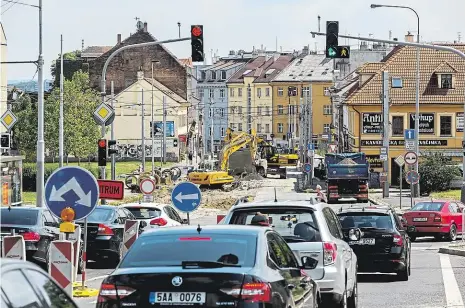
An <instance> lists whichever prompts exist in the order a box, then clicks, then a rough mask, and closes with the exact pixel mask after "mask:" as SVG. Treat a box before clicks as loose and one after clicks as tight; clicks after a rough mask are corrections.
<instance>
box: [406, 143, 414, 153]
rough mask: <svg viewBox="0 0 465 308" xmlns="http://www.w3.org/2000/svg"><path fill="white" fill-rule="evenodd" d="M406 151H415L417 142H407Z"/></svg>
mask: <svg viewBox="0 0 465 308" xmlns="http://www.w3.org/2000/svg"><path fill="white" fill-rule="evenodd" d="M405 150H407V151H409V152H411V151H415V140H405Z"/></svg>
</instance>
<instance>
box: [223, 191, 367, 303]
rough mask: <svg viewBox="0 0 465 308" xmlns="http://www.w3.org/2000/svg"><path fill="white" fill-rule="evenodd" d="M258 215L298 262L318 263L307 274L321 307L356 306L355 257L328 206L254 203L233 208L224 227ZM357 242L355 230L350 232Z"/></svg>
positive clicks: (287, 201) (298, 202)
mask: <svg viewBox="0 0 465 308" xmlns="http://www.w3.org/2000/svg"><path fill="white" fill-rule="evenodd" d="M257 212H259V213H261V214H264V215H266V216H267V217H268V223H269V225H270V226H272V227H273V230H275V231H277V232H278V233H279V234H280V235H281V236H282V237H283V238H284V239H285V240H286V242H287V243H288V244H289V246H290V247H291V249H292V250H293V252H294V254H295V255H296V256H297V259H301V258H302V257H308V258H312V259H314V260H316V261H317V265H316V267H315V268H314V269H307V270H306V272H307V274H308V275H309V276H310V277H312V279H314V280H315V281H316V282H317V284H318V286H319V288H320V291H321V296H322V300H323V303H324V307H326V305H328V306H329V305H330V304H335V305H337V307H356V306H357V303H358V285H357V256H356V255H355V254H354V252H353V251H352V249H351V248H350V246H349V244H348V243H347V242H346V241H345V238H344V234H343V232H342V227H341V225H340V223H339V219H338V217H337V215H336V214H335V213H334V211H333V210H332V209H331V207H330V206H328V204H326V203H320V202H318V201H317V200H316V199H315V198H312V199H311V200H309V201H294V200H286V201H280V200H275V201H258V202H256V201H254V202H249V203H239V204H237V205H235V206H233V207H232V208H231V209H230V210H229V212H228V214H227V215H226V217H224V218H223V224H232V225H249V224H251V222H252V219H253V217H254V216H255V214H256V213H257ZM350 232H351V234H350V236H351V238H352V239H353V240H358V239H359V237H360V233H359V231H358V230H355V229H353V230H351V231H350Z"/></svg>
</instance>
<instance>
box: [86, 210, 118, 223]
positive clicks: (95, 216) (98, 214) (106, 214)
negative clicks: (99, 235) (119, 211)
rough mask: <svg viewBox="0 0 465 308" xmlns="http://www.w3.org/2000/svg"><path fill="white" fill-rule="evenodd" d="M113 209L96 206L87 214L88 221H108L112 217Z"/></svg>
mask: <svg viewBox="0 0 465 308" xmlns="http://www.w3.org/2000/svg"><path fill="white" fill-rule="evenodd" d="M113 214H114V213H113V210H112V209H104V208H99V207H96V208H95V210H94V211H93V212H92V213H90V215H89V216H87V221H88V222H104V221H110V220H112V218H113Z"/></svg>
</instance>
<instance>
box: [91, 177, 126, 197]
mask: <svg viewBox="0 0 465 308" xmlns="http://www.w3.org/2000/svg"><path fill="white" fill-rule="evenodd" d="M97 182H98V189H99V198H100V199H110V200H122V199H123V198H124V183H123V182H121V181H110V180H97Z"/></svg>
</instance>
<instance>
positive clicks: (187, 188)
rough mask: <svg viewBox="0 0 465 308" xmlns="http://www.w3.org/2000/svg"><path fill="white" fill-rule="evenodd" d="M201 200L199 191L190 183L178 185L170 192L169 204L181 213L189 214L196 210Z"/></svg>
mask: <svg viewBox="0 0 465 308" xmlns="http://www.w3.org/2000/svg"><path fill="white" fill-rule="evenodd" d="M201 200H202V193H201V192H200V189H199V188H198V187H197V185H195V184H192V183H190V182H183V183H179V184H178V185H176V186H175V187H174V189H173V191H172V192H171V202H172V203H173V205H174V206H175V207H176V208H177V209H178V210H179V211H181V212H185V213H189V212H192V211H194V210H196V209H197V208H198V207H199V206H200V201H201Z"/></svg>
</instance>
